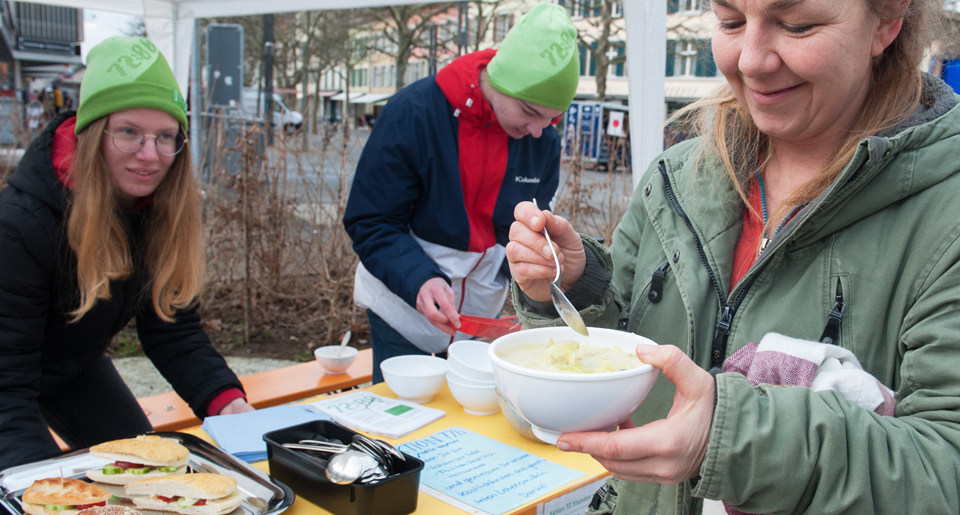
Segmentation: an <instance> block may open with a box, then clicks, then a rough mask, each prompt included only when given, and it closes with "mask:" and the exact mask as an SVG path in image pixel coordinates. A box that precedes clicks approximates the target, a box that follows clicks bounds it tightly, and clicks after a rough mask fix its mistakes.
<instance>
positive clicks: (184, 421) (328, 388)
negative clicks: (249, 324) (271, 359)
mask: <svg viewBox="0 0 960 515" xmlns="http://www.w3.org/2000/svg"><path fill="white" fill-rule="evenodd" d="M372 378H373V351H372V350H371V349H364V350H361V351H360V352H359V353H357V359H356V360H354V362H353V364H352V365H350V368H348V369H347V371H346V372H345V373H343V374H327V373H325V372H324V370H323V367H321V366H320V364H319V363H317V362H316V361H308V362H305V363H297V364H296V365H290V366H288V367H281V368H275V369H273V370H267V371H265V372H258V373H256V374H250V375H246V376H243V377H241V378H240V383H241V384H243V390H244V391H245V392H246V393H247V402H249V403H250V405H251V406H253V407H254V408H257V409H260V408H268V407H270V406H278V405H280V404H286V403H288V402H292V401H296V400H300V399H306V398H308V397H313V396H315V395H320V394H323V393H330V392H335V391H337V390H343V389H346V388H352V387H354V386H359V385H361V384H363V383H368V382H370V381H371V380H372ZM137 402H139V403H140V407H141V408H143V411H144V413H146V414H147V418H148V419H149V420H150V423H151V424H152V425H153V428H154V429H155V430H157V431H176V430H178V429H183V428H185V427H191V426H198V425H200V420H199V419H198V418H197V417H196V416H195V415H194V414H193V410H191V409H190V406H188V405H187V403H186V402H184V401H183V399H181V398H180V396H179V395H177V393H176V392H167V393H161V394H157V395H151V396H150V397H143V398H140V399H137Z"/></svg>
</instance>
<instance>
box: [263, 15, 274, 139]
mask: <svg viewBox="0 0 960 515" xmlns="http://www.w3.org/2000/svg"><path fill="white" fill-rule="evenodd" d="M263 110H264V113H263V119H264V123H266V127H265V129H266V131H267V145H273V130H274V127H273V14H264V15H263Z"/></svg>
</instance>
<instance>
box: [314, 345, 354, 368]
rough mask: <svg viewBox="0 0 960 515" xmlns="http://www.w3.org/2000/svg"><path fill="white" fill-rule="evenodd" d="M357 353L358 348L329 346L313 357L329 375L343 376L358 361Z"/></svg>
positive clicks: (321, 348) (319, 349)
mask: <svg viewBox="0 0 960 515" xmlns="http://www.w3.org/2000/svg"><path fill="white" fill-rule="evenodd" d="M357 352H359V350H358V349H357V348H356V347H349V346H347V347H344V346H342V345H327V346H325V347H319V348H317V350H315V351H313V356H314V357H315V358H317V361H318V362H319V363H320V366H321V367H323V369H324V370H326V371H327V373H328V374H343V373H345V372H346V371H347V369H348V368H350V365H352V364H353V360H355V359H357Z"/></svg>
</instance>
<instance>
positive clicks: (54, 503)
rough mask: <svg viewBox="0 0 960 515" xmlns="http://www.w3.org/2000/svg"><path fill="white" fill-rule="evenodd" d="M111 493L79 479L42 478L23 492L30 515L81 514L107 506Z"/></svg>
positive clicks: (24, 510)
mask: <svg viewBox="0 0 960 515" xmlns="http://www.w3.org/2000/svg"><path fill="white" fill-rule="evenodd" d="M109 498H110V492H108V491H106V490H104V489H103V488H100V487H99V486H97V485H91V484H90V483H87V482H86V481H81V480H79V479H70V478H64V477H55V478H49V479H38V480H36V481H34V482H33V484H32V485H30V488H27V489H26V490H25V491H24V492H23V496H22V497H21V498H20V501H21V502H20V504H21V505H22V506H23V512H24V513H26V514H30V515H78V514H79V513H80V511H81V510H85V509H87V508H92V507H94V506H105V505H106V504H107V499H109Z"/></svg>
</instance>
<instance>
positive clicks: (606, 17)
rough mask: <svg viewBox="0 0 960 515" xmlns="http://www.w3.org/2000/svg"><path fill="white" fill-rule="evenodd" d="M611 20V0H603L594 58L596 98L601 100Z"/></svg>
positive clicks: (602, 99)
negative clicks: (595, 66)
mask: <svg viewBox="0 0 960 515" xmlns="http://www.w3.org/2000/svg"><path fill="white" fill-rule="evenodd" d="M612 22H613V0H603V7H602V8H601V14H600V29H601V30H600V37H599V38H598V39H597V50H596V52H595V53H594V58H595V59H596V62H597V77H596V80H597V100H599V101H600V102H603V101H604V100H606V98H607V72H608V71H609V70H608V69H609V68H610V57H609V56H608V55H607V52H608V51H609V50H610V24H611V23H612Z"/></svg>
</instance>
